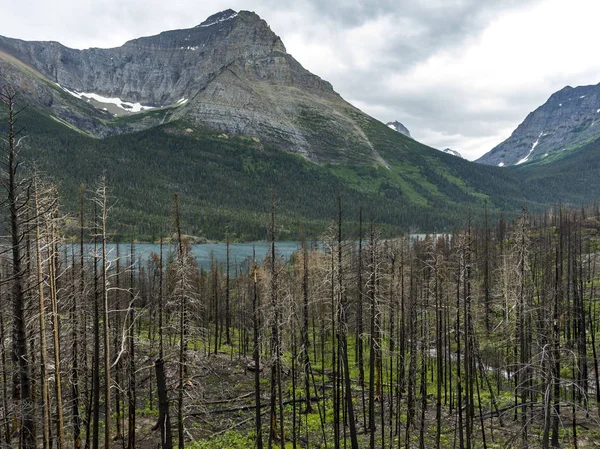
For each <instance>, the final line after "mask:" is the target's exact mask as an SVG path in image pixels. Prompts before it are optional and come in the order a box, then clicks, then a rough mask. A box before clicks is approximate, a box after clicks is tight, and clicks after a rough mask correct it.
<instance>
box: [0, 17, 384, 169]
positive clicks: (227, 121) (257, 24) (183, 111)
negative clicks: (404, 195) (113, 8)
mask: <svg viewBox="0 0 600 449" xmlns="http://www.w3.org/2000/svg"><path fill="white" fill-rule="evenodd" d="M2 67H4V68H5V70H2V71H0V82H9V84H11V85H19V84H23V79H27V80H28V81H27V82H28V83H29V84H30V86H29V89H28V90H27V92H28V94H29V96H30V98H29V100H30V101H34V102H36V103H38V104H42V105H44V106H45V107H47V108H49V109H50V113H51V114H52V115H55V116H57V117H59V118H60V119H62V120H65V121H67V122H69V123H71V124H73V125H75V126H77V127H78V128H80V129H82V130H84V131H86V132H89V133H92V134H94V135H97V136H100V137H103V136H106V135H109V134H114V133H117V132H126V131H131V130H135V129H139V128H140V127H150V126H155V125H157V124H159V123H161V122H164V121H165V120H167V121H168V120H175V119H182V118H184V119H187V120H189V121H192V122H194V123H197V124H200V125H205V126H209V127H211V128H213V129H216V130H219V131H222V132H226V133H231V134H238V135H245V136H249V137H259V138H260V139H261V140H264V141H267V142H271V143H274V144H276V145H278V146H280V147H282V149H284V150H287V151H291V152H297V153H300V154H302V155H303V156H305V157H307V158H309V159H311V160H313V161H315V162H337V161H341V160H345V161H347V160H354V161H356V162H361V163H372V162H373V161H375V162H380V161H379V159H380V158H379V155H378V154H376V152H375V150H374V149H373V147H372V145H371V143H370V142H369V141H368V139H367V138H366V137H365V135H364V133H363V132H362V130H361V128H360V123H361V122H362V121H364V120H367V117H368V116H366V115H365V114H363V113H362V112H360V111H359V110H358V109H356V108H354V107H353V106H352V105H350V104H349V103H347V102H345V101H344V100H343V99H342V98H341V97H340V96H339V95H338V94H337V93H336V92H335V91H334V90H333V88H332V86H331V84H329V83H328V82H327V81H324V80H322V79H321V78H319V77H318V76H316V75H313V74H312V73H310V72H308V71H307V70H306V69H304V68H303V67H302V66H301V65H300V64H299V63H298V62H297V61H296V60H295V59H294V58H293V57H292V56H291V55H289V54H288V53H287V52H286V49H285V46H284V45H283V43H282V41H281V39H280V38H279V37H278V36H277V35H276V34H275V33H273V32H272V31H271V29H270V28H269V26H268V24H267V23H266V22H265V21H264V20H262V19H261V18H260V17H259V16H258V15H256V14H255V13H252V12H248V11H241V12H239V13H236V12H235V11H233V10H226V11H223V12H221V13H218V14H215V15H213V16H211V17H209V18H208V19H207V20H206V21H204V22H203V23H201V24H200V25H198V26H196V27H194V28H191V29H185V30H174V31H165V32H163V33H161V34H159V35H156V36H151V37H142V38H139V39H134V40H131V41H129V42H127V43H125V44H124V45H123V46H122V47H119V48H112V49H100V48H90V49H87V50H75V49H70V48H67V47H65V46H63V45H61V44H59V43H58V42H28V41H22V40H17V39H10V38H5V37H0V69H1V68H2ZM32 72H34V73H35V75H32ZM9 78H11V79H10V80H9ZM57 85H60V86H57ZM68 92H70V93H71V95H79V96H80V98H74V97H71V95H69V93H68ZM81 93H93V94H97V95H101V96H102V97H106V98H108V99H119V102H121V101H122V102H129V103H140V104H141V105H145V106H149V107H153V108H166V109H168V111H167V112H166V113H165V114H163V115H162V116H160V117H157V116H158V114H155V115H154V116H153V115H152V114H148V116H149V117H148V118H147V119H144V120H142V121H138V122H136V123H135V124H129V123H128V124H126V125H123V124H122V123H119V124H117V123H112V122H111V120H112V119H113V118H114V117H113V114H112V111H110V110H107V111H103V108H102V106H104V105H103V104H98V103H96V102H95V101H91V103H90V100H89V97H81V95H80V94H81ZM91 105H95V106H96V110H95V111H93V108H92V107H91ZM368 119H369V120H370V118H368ZM322 148H327V151H323V150H322Z"/></svg>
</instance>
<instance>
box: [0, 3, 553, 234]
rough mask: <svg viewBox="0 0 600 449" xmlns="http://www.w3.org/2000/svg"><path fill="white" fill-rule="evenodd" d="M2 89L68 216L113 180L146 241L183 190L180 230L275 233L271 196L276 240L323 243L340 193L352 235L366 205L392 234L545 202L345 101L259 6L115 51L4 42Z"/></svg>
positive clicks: (127, 229)
mask: <svg viewBox="0 0 600 449" xmlns="http://www.w3.org/2000/svg"><path fill="white" fill-rule="evenodd" d="M0 85H5V86H9V87H10V88H12V89H14V90H16V91H17V92H18V93H19V97H18V101H19V102H20V105H27V106H28V107H27V108H26V109H25V110H24V111H23V113H21V114H19V117H18V121H19V124H18V125H19V127H20V128H23V129H25V132H26V133H27V139H24V140H23V145H22V156H23V158H24V162H25V164H24V165H23V167H24V168H27V167H31V166H32V165H33V164H34V163H35V166H36V167H37V169H38V170H41V171H43V172H45V173H47V174H48V175H49V176H51V177H52V179H54V180H55V181H56V182H57V183H58V184H59V186H60V189H61V192H62V201H63V203H64V207H65V210H66V211H67V212H70V213H72V214H76V213H77V210H78V207H79V205H78V203H79V202H78V196H79V186H80V185H81V184H84V185H86V186H87V188H88V190H93V186H94V183H95V182H96V180H97V179H98V178H99V176H100V175H101V174H102V173H106V175H107V177H108V182H109V184H110V186H111V189H112V194H113V198H114V201H115V205H114V207H113V208H112V209H111V214H112V216H111V220H112V226H113V227H114V229H115V231H117V232H119V233H121V234H127V235H129V236H132V235H134V236H136V237H137V238H142V239H156V238H158V237H159V236H160V234H161V233H165V232H169V229H170V228H169V223H170V219H169V216H170V214H171V204H172V198H173V193H175V192H178V193H179V198H180V202H181V207H182V211H183V215H184V218H183V221H184V225H185V226H184V227H185V229H186V233H188V234H192V235H197V236H204V237H207V238H211V239H223V238H224V236H225V235H226V234H227V235H230V236H232V238H237V239H240V240H248V239H257V238H264V237H265V236H266V227H265V223H268V221H269V211H270V209H271V205H270V202H271V199H270V198H271V192H272V194H273V196H274V197H275V198H276V202H277V214H278V216H277V222H278V224H279V226H278V230H277V233H278V236H279V238H297V237H298V235H299V234H300V233H301V231H302V230H303V231H304V232H306V233H307V234H308V235H311V236H317V235H319V234H320V233H321V232H323V231H324V230H325V229H327V226H328V224H329V221H330V219H331V217H332V216H333V215H334V214H335V210H336V207H337V203H336V201H337V197H338V196H339V197H340V198H341V199H342V202H343V205H344V216H345V220H346V223H347V226H354V225H356V221H357V220H358V216H359V211H360V210H361V208H362V209H364V217H365V219H368V220H369V221H370V220H372V221H374V222H377V223H379V224H380V226H381V227H382V229H383V230H384V231H385V232H386V233H388V232H397V231H399V230H401V229H402V230H406V229H411V230H421V231H433V230H436V229H437V230H451V229H452V228H453V227H455V226H463V225H464V224H465V220H466V219H467V217H471V216H473V219H474V220H476V219H477V212H478V211H481V210H483V207H484V204H487V206H488V209H489V211H490V214H491V215H493V214H496V215H499V214H500V213H504V212H506V213H508V214H510V213H512V212H513V211H515V212H516V211H518V210H519V209H520V207H521V205H522V203H523V201H529V202H530V203H531V204H532V205H534V206H535V207H538V206H539V207H542V206H544V205H545V203H544V202H545V201H546V200H545V199H544V200H540V198H545V196H544V195H546V193H547V192H546V191H540V190H539V189H538V187H537V186H534V187H532V190H533V191H534V193H533V194H531V195H530V194H529V192H528V191H526V190H523V189H522V182H523V181H522V179H523V178H522V177H521V176H522V175H521V172H522V170H521V171H511V170H503V169H498V168H496V167H486V166H482V165H480V164H474V163H471V162H469V161H466V160H463V159H460V158H458V157H454V156H451V155H449V154H444V153H443V152H441V151H438V150H436V149H433V148H430V147H427V146H425V145H423V144H421V143H419V142H418V141H416V140H414V139H412V138H409V137H407V136H405V135H404V134H402V133H401V132H397V131H396V130H395V129H394V130H392V129H390V127H389V126H386V125H384V124H383V123H381V122H379V121H378V120H376V119H374V118H372V117H370V116H368V115H367V114H365V113H363V112H362V111H360V110H359V109H358V108H356V107H354V106H353V105H351V104H349V103H348V102H346V101H345V100H344V99H343V98H342V97H341V96H340V95H339V94H338V93H336V92H335V91H334V89H333V87H332V86H331V84H330V83H328V82H327V81H325V80H323V79H321V78H319V77H318V76H317V75H314V74H312V73H310V72H309V71H307V70H306V69H304V68H303V67H302V66H301V64H300V63H298V62H297V61H296V60H295V59H294V58H293V57H292V56H291V55H290V54H288V53H287V51H286V49H285V46H284V44H283V42H282V41H281V39H280V38H279V37H278V36H277V35H276V34H275V33H274V32H273V31H272V30H271V29H270V27H269V25H268V24H267V23H266V22H265V21H264V20H262V19H261V18H260V17H259V16H258V15H256V14H255V13H252V12H247V11H240V12H235V11H232V10H227V11H223V12H221V13H218V14H215V15H213V16H211V17H209V18H208V19H207V20H205V21H204V22H202V23H200V25H198V26H197V27H194V28H191V29H186V30H173V31H165V32H163V33H160V34H158V35H156V36H149V37H142V38H139V39H134V40H131V41H129V42H126V43H125V44H124V45H123V46H121V47H118V48H111V49H99V48H92V49H87V50H74V49H70V48H67V47H65V46H63V45H61V44H60V43H58V42H28V41H22V40H17V39H11V38H8V37H0ZM1 113H2V111H1V110H0V117H1V116H2V115H1ZM5 132H6V123H4V122H2V121H0V135H1V134H2V133H5ZM523 176H524V175H523ZM544 182H545V181H544ZM544 182H542V183H541V184H540V185H546V184H544ZM552 182H556V180H552ZM560 182H562V181H560ZM88 212H89V211H88Z"/></svg>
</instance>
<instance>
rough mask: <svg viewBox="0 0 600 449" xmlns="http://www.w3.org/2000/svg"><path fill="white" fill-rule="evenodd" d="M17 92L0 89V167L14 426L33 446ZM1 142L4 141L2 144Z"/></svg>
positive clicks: (25, 185) (25, 198)
mask: <svg viewBox="0 0 600 449" xmlns="http://www.w3.org/2000/svg"><path fill="white" fill-rule="evenodd" d="M16 98H17V94H16V93H15V92H14V91H12V90H11V89H9V88H1V89H0V101H1V102H2V103H4V104H5V105H6V108H7V110H8V118H7V121H8V139H7V140H5V141H4V142H3V143H4V144H5V149H4V153H3V163H4V170H3V171H2V175H3V176H2V178H3V179H2V186H3V187H4V189H5V191H6V194H7V202H6V204H7V206H8V209H9V214H8V217H9V221H10V224H9V226H8V228H9V229H10V242H9V244H10V250H11V256H12V257H11V264H12V273H11V279H10V282H11V283H12V286H11V302H12V312H13V343H12V359H13V362H14V364H15V365H16V366H18V373H19V374H18V379H15V386H18V388H16V389H15V397H14V399H15V401H18V402H19V404H20V412H21V416H20V420H19V421H18V424H17V426H18V429H15V430H18V431H19V432H20V435H21V439H20V441H21V442H20V447H21V448H24V449H33V448H34V447H35V426H34V413H33V410H34V404H33V401H32V388H31V366H30V359H29V357H28V355H27V341H28V340H27V328H26V321H25V302H26V295H25V289H24V284H25V278H26V276H27V273H26V272H25V270H26V268H25V266H24V265H23V263H22V262H23V260H24V259H23V258H24V254H23V251H22V245H23V240H24V236H25V232H24V230H25V229H26V228H27V227H28V221H27V219H25V218H24V214H25V212H26V211H27V209H28V206H29V199H30V188H31V181H30V180H27V179H24V180H19V179H18V178H19V177H18V168H19V165H20V164H19V147H20V144H21V142H22V141H23V137H20V138H19V134H20V133H21V131H20V130H17V129H16V128H15V119H16V117H17V115H18V114H19V113H20V112H21V111H22V110H23V109H21V110H18V111H16V110H15V101H16ZM3 146H4V145H3Z"/></svg>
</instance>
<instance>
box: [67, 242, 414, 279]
mask: <svg viewBox="0 0 600 449" xmlns="http://www.w3.org/2000/svg"><path fill="white" fill-rule="evenodd" d="M410 237H411V239H416V238H420V239H422V238H424V237H425V234H411V235H410ZM365 243H366V241H365ZM306 244H307V245H308V247H309V248H310V247H311V245H314V243H313V242H307V243H306ZM275 247H276V248H277V255H278V257H280V258H283V260H284V261H285V262H287V261H289V259H290V256H291V255H292V253H293V252H295V251H299V250H300V248H301V247H302V243H301V242H298V241H281V242H275ZM78 248H79V245H78V244H75V245H74V250H75V252H76V253H78V252H79V251H78ZM129 248H130V244H129V243H122V244H121V248H120V253H121V257H128V256H129ZM270 248H271V244H270V243H269V242H265V241H260V242H250V243H230V244H229V261H230V265H231V270H234V269H235V267H236V266H239V265H240V264H242V263H243V262H245V261H247V260H251V259H252V255H253V253H255V254H256V260H257V261H258V262H262V261H263V260H264V259H265V257H266V256H267V254H268V252H269V250H270ZM92 249H93V245H91V244H86V245H85V251H86V252H87V253H91V252H92ZM107 249H108V252H109V259H114V258H115V256H116V254H117V249H116V244H114V243H109V244H107ZM169 251H174V247H173V246H172V245H164V246H163V257H164V259H165V260H166V258H167V254H168V253H169ZM135 252H136V255H137V257H138V258H139V257H140V256H141V258H142V260H147V259H148V257H149V256H150V254H152V253H153V252H154V253H156V254H159V253H160V245H158V244H155V243H136V245H135ZM192 253H193V254H194V256H195V258H196V262H197V263H198V267H202V268H204V269H206V270H208V269H210V261H211V254H212V255H213V257H214V259H215V260H217V261H218V262H220V263H223V264H225V260H226V257H227V245H226V244H225V243H204V244H199V245H192Z"/></svg>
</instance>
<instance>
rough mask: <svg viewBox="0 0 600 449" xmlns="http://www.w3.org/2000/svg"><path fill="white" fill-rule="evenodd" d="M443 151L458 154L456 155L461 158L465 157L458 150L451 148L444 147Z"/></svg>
mask: <svg viewBox="0 0 600 449" xmlns="http://www.w3.org/2000/svg"><path fill="white" fill-rule="evenodd" d="M442 151H443V152H444V153H446V154H451V155H452V156H456V157H459V158H461V159H462V158H463V157H462V155H461V154H460V153H459V152H458V151H456V150H453V149H451V148H444V149H443V150H442Z"/></svg>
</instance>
